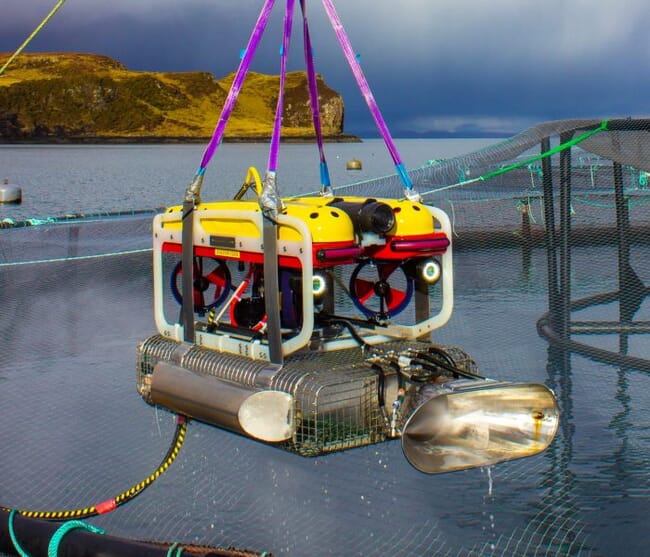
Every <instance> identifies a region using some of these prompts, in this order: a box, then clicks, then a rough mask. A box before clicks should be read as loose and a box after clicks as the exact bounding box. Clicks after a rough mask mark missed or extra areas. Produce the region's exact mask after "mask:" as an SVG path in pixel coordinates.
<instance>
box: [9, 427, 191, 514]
mask: <svg viewBox="0 0 650 557" xmlns="http://www.w3.org/2000/svg"><path fill="white" fill-rule="evenodd" d="M186 431H187V420H186V419H185V418H184V417H181V416H179V420H178V424H177V426H176V433H175V436H174V442H173V444H172V446H171V447H170V449H169V451H168V452H167V455H166V456H165V458H164V460H163V461H162V462H161V463H160V466H158V468H156V470H155V471H154V472H153V473H152V474H150V475H149V476H148V477H147V478H145V479H144V480H143V481H141V482H139V483H137V484H136V485H134V486H133V487H131V488H130V489H127V490H126V491H123V492H122V493H120V494H119V495H117V496H116V497H114V498H112V499H109V500H107V501H104V502H103V503H99V504H97V505H93V506H91V507H85V508H82V509H71V510H66V511H31V510H17V511H16V512H18V513H19V514H20V515H22V516H24V517H27V518H38V519H42V520H55V521H61V520H72V519H76V520H79V519H83V518H89V517H91V516H97V515H99V514H105V513H107V512H111V511H113V510H115V509H116V508H117V507H119V506H120V505H123V504H124V503H127V502H128V501H130V500H131V499H133V498H134V497H136V496H137V495H139V494H140V493H141V492H142V491H144V490H145V489H146V488H147V487H149V486H150V485H151V484H152V483H153V482H154V481H155V480H157V479H158V478H159V477H160V476H161V475H162V474H164V473H165V472H166V470H167V469H168V468H169V467H170V466H171V464H172V463H173V462H174V460H175V459H176V457H177V456H178V453H179V452H180V450H181V447H182V446H183V442H184V441H185V432H186ZM0 509H2V510H5V511H10V510H11V509H9V508H6V507H0Z"/></svg>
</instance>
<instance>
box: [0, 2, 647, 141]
mask: <svg viewBox="0 0 650 557" xmlns="http://www.w3.org/2000/svg"><path fill="white" fill-rule="evenodd" d="M53 4H54V1H52V2H45V1H42V0H33V1H25V0H3V6H2V8H1V9H2V10H3V11H4V12H5V13H2V14H0V50H4V51H10V50H13V49H14V48H16V46H17V45H18V44H20V42H22V40H23V39H24V37H25V36H26V35H27V34H28V33H29V32H30V31H31V29H32V28H33V27H34V26H35V25H36V24H37V23H38V21H40V19H41V18H42V17H43V16H44V15H45V13H47V11H48V10H49V9H50V8H51V6H52V5H53ZM282 4H283V2H281V1H278V2H277V5H276V8H275V10H274V13H273V16H272V20H271V22H270V24H269V29H268V30H267V33H266V36H265V38H264V41H263V43H262V45H261V47H260V51H259V52H258V55H257V56H256V59H255V62H254V67H253V69H255V70H257V71H262V72H273V73H275V72H277V71H278V56H277V54H278V47H279V44H280V40H281V38H280V29H281V21H282V12H283V9H282ZM261 5H262V1H261V0H220V1H216V0H214V1H212V0H183V1H178V0H158V1H157V2H150V1H149V0H137V1H132V0H113V1H112V2H110V3H104V2H99V1H95V0H85V1H83V0H68V1H67V2H66V4H65V5H64V7H63V8H62V9H61V11H60V12H59V14H57V16H56V17H55V19H54V20H53V21H52V22H51V24H50V25H49V26H48V27H47V28H46V29H45V30H44V31H43V33H42V35H40V36H39V37H38V38H37V39H36V41H35V42H34V44H33V47H32V51H56V50H69V51H87V52H98V53H102V54H107V55H109V56H113V57H115V58H117V59H119V60H121V61H122V62H123V63H125V64H126V65H127V66H129V67H130V68H132V69H140V70H161V71H183V70H207V71H212V72H214V73H215V74H216V75H217V76H223V75H225V74H226V73H229V72H231V71H233V70H234V69H235V68H236V66H237V64H238V61H239V59H238V56H239V51H240V49H241V48H243V47H244V46H245V44H246V41H247V39H248V36H249V34H250V31H251V29H252V26H253V24H254V22H255V20H256V18H257V14H258V12H259V9H260V7H261ZM336 6H337V8H338V10H339V13H340V16H341V19H342V20H343V22H344V24H345V26H346V29H347V31H348V33H349V35H350V37H351V40H352V43H353V45H354V47H355V50H356V51H357V52H359V53H360V55H361V61H362V65H363V67H364V71H365V72H366V75H367V77H368V81H369V82H370V84H371V86H372V88H373V91H374V93H375V96H376V98H377V101H378V102H379V104H380V106H381V108H382V110H383V112H384V115H385V117H386V120H387V121H388V122H389V125H390V127H391V129H392V131H393V132H394V134H395V135H409V134H415V135H417V134H421V135H427V134H448V133H471V134H475V133H480V134H503V133H510V132H514V131H518V130H519V129H521V128H522V127H525V126H527V125H529V124H533V123H535V122H538V121H541V120H547V119H556V118H568V117H578V116H627V115H645V114H648V113H650V110H649V109H648V102H647V101H646V94H645V89H646V88H647V77H646V75H647V71H646V68H647V67H648V65H649V64H648V63H649V62H650V40H649V39H648V34H647V31H646V29H647V27H648V23H649V22H650V16H648V15H646V14H647V9H646V8H645V2H644V0H619V1H617V2H610V1H609V0H591V1H587V0H546V1H545V2H532V1H529V0H493V1H491V2H484V1H483V0H456V1H454V2H451V1H446V2H441V1H438V2H433V1H431V0H403V1H402V2H400V3H399V6H398V4H397V3H396V2H393V1H388V0H354V2H351V1H345V2H344V1H342V0H339V1H338V2H336ZM308 9H309V15H310V22H311V26H312V38H313V40H314V49H315V55H316V65H317V71H319V73H322V74H323V75H324V77H325V79H326V80H327V82H328V83H329V84H330V85H331V86H333V87H334V88H335V89H337V90H339V91H340V92H341V93H342V94H343V96H344V99H345V101H346V128H347V130H348V131H350V132H352V133H358V134H362V135H365V134H369V133H372V132H373V131H374V124H373V122H372V119H371V118H370V116H369V114H368V110H367V109H366V108H365V106H364V103H363V100H362V99H361V97H360V95H359V93H358V91H357V88H356V84H355V83H354V80H353V78H352V75H351V73H350V71H349V69H348V67H347V65H346V63H345V61H344V58H343V56H342V54H341V52H340V49H339V47H338V45H337V44H336V41H335V39H334V35H333V33H332V30H331V28H330V26H329V23H328V22H327V20H326V17H325V14H324V12H323V8H322V6H321V3H320V2H319V1H317V0H312V1H311V2H309V1H308ZM298 24H299V13H296V26H295V31H296V32H295V34H294V43H293V45H292V63H291V66H292V69H301V68H302V54H301V43H302V38H301V33H300V30H299V26H298Z"/></svg>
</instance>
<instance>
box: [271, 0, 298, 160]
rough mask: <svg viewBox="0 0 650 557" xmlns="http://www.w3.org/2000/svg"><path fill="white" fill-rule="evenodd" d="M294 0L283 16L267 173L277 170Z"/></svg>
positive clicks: (290, 2) (288, 3)
mask: <svg viewBox="0 0 650 557" xmlns="http://www.w3.org/2000/svg"><path fill="white" fill-rule="evenodd" d="M294 5H295V0H287V10H286V12H285V14H284V34H283V37H282V56H281V58H280V92H279V94H278V104H277V105H276V108H275V121H274V122H273V135H272V136H271V147H270V149H269V164H268V171H269V172H276V171H277V169H278V154H279V152H280V133H281V130H282V113H283V110H284V86H285V82H286V77H287V56H288V55H289V45H290V43H291V26H292V24H293V7H294Z"/></svg>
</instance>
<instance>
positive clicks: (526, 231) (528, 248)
mask: <svg viewBox="0 0 650 557" xmlns="http://www.w3.org/2000/svg"><path fill="white" fill-rule="evenodd" d="M519 201H520V205H519V207H520V210H521V255H522V264H523V270H524V275H526V276H528V275H529V273H530V262H531V255H532V236H531V229H530V202H529V201H528V198H527V197H524V198H523V199H520V200H519Z"/></svg>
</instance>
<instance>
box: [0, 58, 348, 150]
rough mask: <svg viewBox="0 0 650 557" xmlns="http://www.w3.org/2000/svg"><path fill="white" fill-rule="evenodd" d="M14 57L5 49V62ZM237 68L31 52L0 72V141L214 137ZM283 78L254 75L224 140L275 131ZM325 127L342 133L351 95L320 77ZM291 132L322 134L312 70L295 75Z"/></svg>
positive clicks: (337, 135) (289, 106)
mask: <svg viewBox="0 0 650 557" xmlns="http://www.w3.org/2000/svg"><path fill="white" fill-rule="evenodd" d="M6 59H7V55H2V54H0V66H1V65H2V63H3V61H4V60H6ZM233 79H234V73H233V74H230V75H228V76H226V77H224V78H222V79H216V78H215V77H214V76H213V75H212V74H210V73H208V72H184V73H163V72H136V71H130V70H128V69H127V68H126V67H125V66H124V65H123V64H121V63H120V62H118V61H116V60H113V59H111V58H108V57H107V56H99V55H95V54H76V53H56V54H23V55H21V56H19V57H18V59H17V60H16V61H15V62H14V63H13V65H12V66H10V67H9V69H8V70H7V71H6V72H5V74H4V75H3V76H0V141H4V142H8V141H30V140H32V141H36V140H37V141H134V142H136V141H176V140H178V141H193V140H197V141H199V140H205V139H207V138H209V137H210V136H211V135H212V132H213V130H214V126H215V124H216V122H217V119H218V117H219V113H220V111H221V108H222V106H223V103H224V101H225V99H226V96H227V93H228V89H229V87H230V84H231V83H232V81H233ZM278 83H279V76H277V75H275V76H271V75H263V74H259V73H254V72H249V74H248V76H247V79H246V81H245V83H244V87H243V88H242V90H241V93H240V95H239V99H238V101H237V104H236V106H235V109H234V111H233V114H232V116H231V118H230V121H229V123H228V126H227V128H226V140H243V141H247V140H256V139H266V138H268V137H270V136H271V132H272V128H273V119H274V114H275V105H276V102H277V95H278ZM318 92H319V98H320V104H321V118H322V125H323V134H324V135H325V136H326V137H327V138H329V139H334V140H345V139H349V136H346V135H345V134H343V113H344V107H343V99H342V98H341V96H340V95H339V94H338V93H337V92H336V91H334V90H333V89H331V88H330V87H328V86H327V85H326V84H325V82H324V81H323V80H322V78H321V77H320V76H318ZM283 122H284V128H283V138H286V139H290V138H293V139H306V138H309V137H313V136H314V132H313V127H312V117H311V108H310V104H309V93H308V89H307V77H306V74H305V73H304V72H290V73H288V74H287V82H286V89H285V113H284V120H283Z"/></svg>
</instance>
